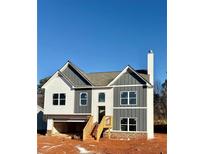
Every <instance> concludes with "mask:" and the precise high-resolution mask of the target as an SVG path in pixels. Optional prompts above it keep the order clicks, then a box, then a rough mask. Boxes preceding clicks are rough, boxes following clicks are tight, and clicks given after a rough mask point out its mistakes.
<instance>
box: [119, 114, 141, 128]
mask: <svg viewBox="0 0 205 154" xmlns="http://www.w3.org/2000/svg"><path fill="white" fill-rule="evenodd" d="M120 130H121V131H137V118H135V117H133V118H128V117H121V118H120Z"/></svg>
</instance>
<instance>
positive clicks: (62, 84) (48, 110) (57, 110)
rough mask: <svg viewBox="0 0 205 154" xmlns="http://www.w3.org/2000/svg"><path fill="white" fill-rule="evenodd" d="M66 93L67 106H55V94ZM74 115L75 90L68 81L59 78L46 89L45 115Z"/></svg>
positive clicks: (52, 81)
mask: <svg viewBox="0 0 205 154" xmlns="http://www.w3.org/2000/svg"><path fill="white" fill-rule="evenodd" d="M54 93H65V94H66V103H65V105H53V94H54ZM73 113H74V90H72V89H71V88H70V85H68V83H66V81H65V80H64V79H63V78H61V77H59V76H57V77H55V78H54V79H53V80H51V81H50V83H49V84H48V85H47V86H46V88H45V97H44V114H62V115H63V114H73Z"/></svg>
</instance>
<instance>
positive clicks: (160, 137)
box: [38, 134, 167, 154]
mask: <svg viewBox="0 0 205 154" xmlns="http://www.w3.org/2000/svg"><path fill="white" fill-rule="evenodd" d="M78 147H80V148H84V149H86V150H87V151H89V152H88V153H89V154H124V153H126V154H166V153H167V135H166V134H155V138H154V139H152V140H146V139H130V140H116V139H110V140H109V139H106V138H102V139H100V141H99V142H97V141H95V140H94V141H93V140H90V141H84V142H83V141H80V140H73V139H68V138H66V137H62V136H43V135H38V154H79V153H80V151H79V148H78ZM161 152H162V153H161ZM88 153H87V154H88Z"/></svg>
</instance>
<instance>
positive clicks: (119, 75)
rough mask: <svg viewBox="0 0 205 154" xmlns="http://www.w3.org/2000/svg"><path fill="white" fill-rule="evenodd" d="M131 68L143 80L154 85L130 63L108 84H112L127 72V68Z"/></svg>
mask: <svg viewBox="0 0 205 154" xmlns="http://www.w3.org/2000/svg"><path fill="white" fill-rule="evenodd" d="M128 69H130V70H131V71H132V72H134V73H135V74H136V75H137V76H139V77H140V78H141V79H142V80H143V81H145V82H146V83H147V84H148V85H150V86H152V84H151V83H149V82H148V81H147V80H145V79H144V78H143V77H142V76H141V75H139V73H137V72H136V71H135V70H134V69H133V68H132V67H130V66H129V65H128V66H126V67H125V69H124V70H123V71H122V72H121V73H120V74H118V75H117V77H115V78H114V79H113V80H112V81H111V82H110V83H109V84H108V85H107V86H110V85H112V84H113V83H114V82H115V81H116V80H117V79H119V78H120V77H121V76H122V75H123V74H124V73H125V72H127V70H128Z"/></svg>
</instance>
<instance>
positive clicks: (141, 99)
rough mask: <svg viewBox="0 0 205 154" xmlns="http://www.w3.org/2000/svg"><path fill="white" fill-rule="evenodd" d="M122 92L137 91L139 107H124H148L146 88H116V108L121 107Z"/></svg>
mask: <svg viewBox="0 0 205 154" xmlns="http://www.w3.org/2000/svg"><path fill="white" fill-rule="evenodd" d="M120 91H137V105H123V106H134V107H146V106H147V89H146V87H145V86H137V87H114V105H113V106H114V107H120Z"/></svg>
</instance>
